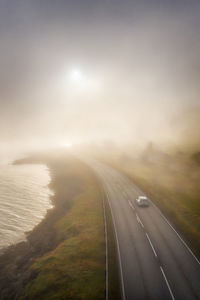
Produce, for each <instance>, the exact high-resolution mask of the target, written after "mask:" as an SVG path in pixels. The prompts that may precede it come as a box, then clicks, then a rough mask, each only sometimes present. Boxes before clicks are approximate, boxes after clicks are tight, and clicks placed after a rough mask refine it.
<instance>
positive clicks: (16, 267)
mask: <svg viewBox="0 0 200 300" xmlns="http://www.w3.org/2000/svg"><path fill="white" fill-rule="evenodd" d="M63 161H64V164H63ZM26 163H28V164H36V163H37V164H38V163H41V164H44V165H46V166H47V168H48V169H49V175H50V178H51V179H50V182H49V184H48V188H49V189H50V190H51V191H52V192H53V195H50V203H51V205H53V208H51V209H48V210H47V212H46V215H45V216H44V218H43V219H42V220H41V221H40V222H39V223H38V224H37V225H36V226H35V227H34V228H33V229H32V230H31V231H28V232H27V233H26V240H25V241H22V242H19V243H16V244H12V245H10V246H8V247H5V248H3V249H1V250H3V251H2V252H1V254H0V270H1V271H0V290H1V291H5V295H6V296H7V293H8V294H9V297H8V298H6V297H5V298H6V299H13V297H16V296H17V297H18V296H19V295H21V292H22V291H23V288H24V286H25V285H26V284H27V283H28V282H29V281H30V280H31V279H32V278H34V277H35V276H36V272H35V271H34V270H31V268H30V267H31V265H32V263H33V261H34V260H35V259H37V257H41V256H42V255H44V254H45V253H48V252H50V251H52V250H53V249H55V248H56V247H57V245H58V244H59V243H61V242H62V237H59V238H58V237H57V236H56V230H55V224H56V222H57V221H58V220H59V219H61V218H62V217H63V216H64V215H65V214H66V213H67V212H68V210H69V209H70V207H71V205H72V200H73V198H74V197H75V196H76V195H78V194H79V193H80V192H81V191H82V183H81V182H79V181H78V182H75V181H74V182H73V180H72V179H73V176H75V175H74V174H73V172H72V173H70V170H71V169H73V168H75V169H76V167H77V166H76V165H78V164H80V162H77V161H76V160H75V159H74V158H73V157H72V156H69V155H68V154H66V153H63V152H62V151H61V152H58V153H56V155H55V154H52V153H49V154H46V153H44V154H39V155H34V156H30V157H28V158H27V157H26V158H24V159H20V160H16V161H14V162H13V165H19V164H26ZM65 165H66V168H65ZM67 168H68V169H67ZM83 168H86V167H85V166H84V165H83ZM7 265H11V266H12V268H11V269H12V270H10V269H9V267H7ZM10 272H11V274H12V275H11V274H10ZM19 274H20V276H19ZM11 277H12V278H11Z"/></svg>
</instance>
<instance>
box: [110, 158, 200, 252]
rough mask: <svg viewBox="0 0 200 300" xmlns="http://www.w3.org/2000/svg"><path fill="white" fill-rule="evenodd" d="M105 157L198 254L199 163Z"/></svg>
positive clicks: (199, 242) (199, 209)
mask: <svg viewBox="0 0 200 300" xmlns="http://www.w3.org/2000/svg"><path fill="white" fill-rule="evenodd" d="M104 160H105V159H104ZM106 160H107V161H108V162H109V163H110V164H111V165H112V166H113V167H115V168H117V169H119V170H120V171H122V172H124V173H126V174H127V175H128V176H129V177H130V178H131V179H132V180H133V181H134V182H135V183H136V184H137V185H138V186H139V187H140V188H141V189H142V190H143V191H144V192H146V194H147V195H148V196H149V197H151V198H152V199H153V200H154V202H156V204H157V205H158V206H159V207H160V208H161V210H163V212H164V213H165V214H166V215H167V216H168V218H169V219H170V220H171V222H172V223H173V224H174V225H175V226H176V228H177V229H178V230H179V231H180V232H181V233H182V234H183V235H184V236H185V238H186V239H187V241H188V243H189V244H190V246H191V247H192V248H193V251H194V252H195V253H196V254H197V255H198V257H200V197H199V195H200V185H199V178H200V167H199V166H197V165H194V163H192V162H190V161H185V160H178V161H177V159H175V158H172V160H171V161H170V162H169V161H168V162H167V163H163V162H151V163H147V162H144V161H141V160H133V159H131V158H128V160H127V161H126V160H123V159H121V157H120V156H117V155H116V156H113V157H112V158H109V159H106Z"/></svg>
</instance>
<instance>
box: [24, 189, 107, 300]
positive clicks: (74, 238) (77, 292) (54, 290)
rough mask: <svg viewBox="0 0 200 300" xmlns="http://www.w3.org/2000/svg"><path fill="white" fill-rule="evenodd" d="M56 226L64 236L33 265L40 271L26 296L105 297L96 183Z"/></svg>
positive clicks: (57, 231) (75, 201) (29, 286)
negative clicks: (54, 247) (62, 239)
mask: <svg viewBox="0 0 200 300" xmlns="http://www.w3.org/2000/svg"><path fill="white" fill-rule="evenodd" d="M97 200H98V201H97ZM55 228H56V234H57V236H59V235H62V237H64V238H65V240H64V241H63V242H62V243H60V244H59V245H58V246H57V247H56V249H54V250H53V251H51V252H50V253H47V254H46V255H44V256H42V257H40V258H38V259H37V260H36V261H35V262H34V264H33V265H32V266H31V268H33V269H34V270H35V271H36V272H37V273H38V275H37V277H36V278H35V279H34V280H33V281H32V282H30V283H29V284H28V285H27V287H26V293H25V297H24V298H26V297H29V298H30V299H31V298H33V299H36V298H37V299H66V298H67V299H103V296H104V289H105V279H104V271H105V267H104V238H103V223H102V213H101V201H100V199H99V194H98V191H96V188H95V186H92V187H89V188H88V187H87V190H86V191H85V192H83V193H82V194H81V195H79V196H78V197H76V199H75V200H74V204H73V206H72V207H71V209H70V211H69V212H68V213H67V214H66V215H65V216H64V217H62V218H61V219H60V220H59V221H58V222H57V223H56V224H55Z"/></svg>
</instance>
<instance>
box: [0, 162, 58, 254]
mask: <svg viewBox="0 0 200 300" xmlns="http://www.w3.org/2000/svg"><path fill="white" fill-rule="evenodd" d="M24 160H27V162H23V161H24ZM28 160H29V157H25V158H20V159H17V160H13V161H11V162H9V164H8V165H13V166H14V165H23V164H29V165H31V164H33V165H36V164H38V165H43V166H45V168H46V169H47V172H48V176H49V182H48V183H47V184H46V185H45V187H46V188H47V189H48V193H49V194H48V198H49V208H47V210H46V212H45V214H44V215H43V216H42V217H41V219H40V220H39V222H38V223H36V224H35V225H34V226H33V227H32V228H31V229H30V230H27V231H24V233H23V235H24V237H19V238H18V240H16V242H13V243H10V244H9V245H5V246H3V247H2V248H0V257H1V256H2V255H3V254H4V253H5V252H6V251H7V249H9V248H10V247H13V246H15V245H17V244H20V243H23V242H27V241H28V240H27V236H28V235H29V234H31V232H32V231H33V230H34V229H35V227H37V226H38V225H39V224H40V223H41V222H42V221H43V220H44V219H45V218H46V215H47V213H48V211H49V210H52V209H54V203H53V198H54V195H55V191H54V189H53V188H52V187H51V182H52V170H51V169H50V166H49V165H48V163H47V162H40V163H38V162H31V161H28Z"/></svg>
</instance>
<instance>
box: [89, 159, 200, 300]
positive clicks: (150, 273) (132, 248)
mask: <svg viewBox="0 0 200 300" xmlns="http://www.w3.org/2000/svg"><path fill="white" fill-rule="evenodd" d="M87 163H88V164H89V165H90V166H91V167H92V168H93V170H94V171H95V173H96V174H97V175H98V178H99V179H100V181H101V182H102V184H103V187H104V191H105V193H106V195H107V199H108V203H109V205H110V209H111V213H112V218H113V225H114V230H115V235H116V243H117V249H118V258H119V269H120V277H121V286H122V299H126V300H134V299H135V300H144V299H148V300H150V299H152V300H174V299H176V300H194V299H200V263H199V261H198V259H197V258H196V257H195V256H194V254H193V253H192V252H191V250H190V248H189V247H188V246H187V245H186V244H185V242H184V241H183V240H182V238H181V237H180V235H179V234H178V233H177V232H176V231H175V229H174V228H173V227H172V226H171V224H170V223H169V222H168V220H167V219H166V218H165V217H164V216H163V214H162V213H161V212H160V210H159V209H158V208H157V207H156V206H155V205H154V204H153V202H150V206H149V207H146V208H144V207H143V208H142V207H138V206H137V205H136V203H135V199H136V198H137V196H139V195H144V193H142V191H141V190H140V189H139V188H138V187H137V186H135V185H134V184H133V183H132V182H131V181H130V180H129V179H128V178H127V177H126V176H124V175H123V174H122V173H120V172H118V171H116V170H114V169H113V168H111V167H109V166H107V165H105V164H102V163H100V162H97V161H93V160H88V161H87ZM108 274H109V270H108Z"/></svg>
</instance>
